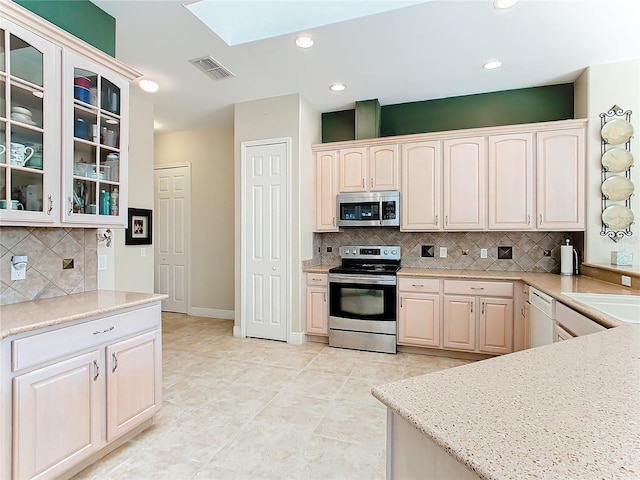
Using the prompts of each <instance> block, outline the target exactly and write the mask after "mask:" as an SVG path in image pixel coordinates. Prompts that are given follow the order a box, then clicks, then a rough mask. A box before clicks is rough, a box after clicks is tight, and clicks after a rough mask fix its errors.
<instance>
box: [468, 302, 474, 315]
mask: <svg viewBox="0 0 640 480" xmlns="http://www.w3.org/2000/svg"><path fill="white" fill-rule="evenodd" d="M469 305H471V313H473V302H471V303H470V304H469Z"/></svg>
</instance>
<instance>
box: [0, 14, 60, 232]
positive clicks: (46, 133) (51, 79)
mask: <svg viewBox="0 0 640 480" xmlns="http://www.w3.org/2000/svg"><path fill="white" fill-rule="evenodd" d="M59 179H60V48H59V47H57V46H56V45H54V44H52V43H51V42H48V41H46V40H44V39H42V38H41V37H39V36H38V35H35V34H33V33H31V32H30V31H28V30H26V29H24V28H22V27H21V26H19V25H16V24H14V23H12V22H9V21H7V20H5V19H4V18H1V17H0V225H41V226H47V225H51V224H53V223H58V222H59V220H60V180H59Z"/></svg>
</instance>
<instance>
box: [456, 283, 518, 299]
mask: <svg viewBox="0 0 640 480" xmlns="http://www.w3.org/2000/svg"><path fill="white" fill-rule="evenodd" d="M444 293H445V294H447V293H448V294H455V295H482V296H487V295H494V296H497V297H513V283H512V282H482V281H480V282H475V281H470V280H445V281H444Z"/></svg>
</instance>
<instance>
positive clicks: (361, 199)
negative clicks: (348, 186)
mask: <svg viewBox="0 0 640 480" xmlns="http://www.w3.org/2000/svg"><path fill="white" fill-rule="evenodd" d="M337 204H338V205H337V208H338V226H339V227H399V226H400V192H370V193H367V192H357V193H340V194H338V197H337Z"/></svg>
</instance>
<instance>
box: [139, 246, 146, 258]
mask: <svg viewBox="0 0 640 480" xmlns="http://www.w3.org/2000/svg"><path fill="white" fill-rule="evenodd" d="M140 256H141V257H146V256H147V249H146V248H144V247H142V248H141V249H140Z"/></svg>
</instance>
